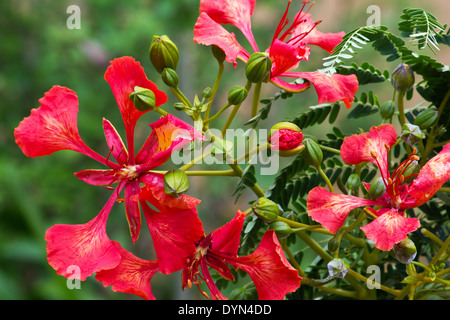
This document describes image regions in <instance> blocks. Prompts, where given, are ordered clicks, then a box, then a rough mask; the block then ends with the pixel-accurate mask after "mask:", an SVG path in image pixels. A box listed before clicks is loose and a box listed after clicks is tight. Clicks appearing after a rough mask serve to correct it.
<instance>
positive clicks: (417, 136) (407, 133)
mask: <svg viewBox="0 0 450 320" xmlns="http://www.w3.org/2000/svg"><path fill="white" fill-rule="evenodd" d="M400 138H401V139H402V140H403V141H404V142H405V143H407V144H409V145H410V146H411V145H413V144H416V143H417V142H419V141H420V140H422V139H423V138H424V134H423V133H422V130H420V128H419V126H416V125H414V124H410V123H405V124H404V125H403V128H402V132H401V135H400Z"/></svg>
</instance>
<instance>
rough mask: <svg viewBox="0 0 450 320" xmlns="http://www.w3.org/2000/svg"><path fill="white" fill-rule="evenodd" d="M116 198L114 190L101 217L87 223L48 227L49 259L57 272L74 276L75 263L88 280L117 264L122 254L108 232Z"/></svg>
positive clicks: (82, 277)
mask: <svg viewBox="0 0 450 320" xmlns="http://www.w3.org/2000/svg"><path fill="white" fill-rule="evenodd" d="M116 198H117V193H116V192H114V193H113V195H112V196H111V198H110V199H109V200H108V202H107V203H106V205H105V206H104V207H103V209H102V210H101V211H100V213H99V214H98V216H97V217H95V218H94V219H92V220H91V221H89V222H88V223H86V224H81V225H55V226H53V227H51V228H50V229H48V230H47V232H46V234H45V240H46V241H47V259H48V263H49V264H50V265H51V266H52V267H53V268H54V269H55V270H56V273H57V274H60V275H63V276H64V277H70V276H72V274H71V273H70V272H69V270H70V269H71V267H74V266H75V267H77V268H79V270H80V275H79V276H80V278H79V279H80V280H82V281H84V280H86V278H87V277H88V276H90V275H92V274H93V273H95V272H99V271H101V270H105V269H112V268H114V267H116V266H117V264H118V263H119V262H120V254H119V252H118V251H117V248H116V247H115V245H114V244H113V242H112V241H111V240H110V239H109V238H108V236H107V234H106V220H107V218H108V215H109V212H110V211H111V207H112V206H113V204H114V202H115V201H116Z"/></svg>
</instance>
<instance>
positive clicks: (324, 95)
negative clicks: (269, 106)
mask: <svg viewBox="0 0 450 320" xmlns="http://www.w3.org/2000/svg"><path fill="white" fill-rule="evenodd" d="M280 77H295V78H302V79H306V80H308V81H309V82H311V83H312V84H313V86H314V88H315V89H316V92H317V96H318V103H319V104H320V103H325V102H329V103H333V102H337V101H339V100H342V101H343V102H344V103H345V105H346V107H347V108H350V107H351V102H352V101H353V100H355V94H356V92H357V91H358V85H359V83H358V79H357V78H356V76H355V75H354V74H352V75H348V76H344V75H341V74H332V75H329V74H326V73H321V72H286V73H284V74H281V75H280Z"/></svg>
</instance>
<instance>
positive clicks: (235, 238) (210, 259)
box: [182, 211, 302, 300]
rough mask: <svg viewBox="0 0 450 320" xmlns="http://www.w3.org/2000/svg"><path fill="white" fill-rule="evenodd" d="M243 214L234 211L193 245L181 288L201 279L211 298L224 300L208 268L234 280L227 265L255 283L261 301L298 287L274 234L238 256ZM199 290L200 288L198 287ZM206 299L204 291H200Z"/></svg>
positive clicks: (295, 277)
mask: <svg viewBox="0 0 450 320" xmlns="http://www.w3.org/2000/svg"><path fill="white" fill-rule="evenodd" d="M245 216H246V214H245V213H243V212H240V211H238V212H237V214H236V216H235V217H234V218H233V219H232V220H231V221H229V222H228V223H227V224H226V225H224V226H222V227H220V228H218V229H216V230H215V231H214V232H212V233H210V234H209V235H207V236H206V237H202V238H201V239H200V240H199V241H198V242H197V249H196V251H195V252H194V253H193V254H192V255H191V256H190V257H189V258H188V259H187V261H186V265H185V268H184V270H183V284H182V287H183V289H185V288H191V286H192V285H193V284H194V285H197V286H199V285H200V283H201V282H202V281H201V280H200V279H199V278H201V279H203V280H204V281H205V283H206V285H207V287H208V289H209V291H210V293H211V298H212V299H215V300H216V299H218V300H219V299H220V300H222V299H227V298H226V297H225V296H224V295H223V294H222V293H221V292H220V290H219V289H218V288H217V286H216V285H215V283H214V281H213V279H212V277H211V275H210V272H209V267H211V268H213V269H215V270H216V271H217V272H218V273H219V274H220V275H221V276H222V277H223V278H225V279H227V280H234V276H233V274H232V273H231V271H230V269H229V267H228V264H230V265H232V266H233V267H234V268H236V269H241V270H243V271H245V272H246V273H247V274H248V275H249V276H250V278H251V279H252V280H253V283H254V284H255V287H256V290H257V292H258V297H259V299H261V300H278V299H282V298H283V297H284V296H285V295H286V294H287V293H289V292H293V291H295V290H297V288H299V287H300V281H301V280H302V278H301V277H300V276H299V275H298V271H297V270H295V269H294V268H293V267H292V266H291V265H290V264H289V262H288V261H287V259H286V257H285V256H284V252H283V249H282V248H281V246H280V243H279V242H278V239H277V236H276V234H275V231H273V230H269V231H267V232H266V233H265V234H264V235H263V237H262V239H261V242H260V244H259V246H258V248H257V249H256V250H255V251H254V252H253V253H251V254H250V255H247V256H242V257H240V256H238V248H239V242H240V235H241V232H242V227H243V224H244V220H245ZM199 289H200V287H199ZM202 293H203V294H204V295H205V296H208V295H207V294H206V293H205V292H202Z"/></svg>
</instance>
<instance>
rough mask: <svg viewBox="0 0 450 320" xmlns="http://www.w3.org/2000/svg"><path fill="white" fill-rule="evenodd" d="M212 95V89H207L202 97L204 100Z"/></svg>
mask: <svg viewBox="0 0 450 320" xmlns="http://www.w3.org/2000/svg"><path fill="white" fill-rule="evenodd" d="M211 95H212V89H211V88H210V87H206V88H205V89H204V90H203V92H202V97H203V98H204V99H209V98H210V97H211Z"/></svg>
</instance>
